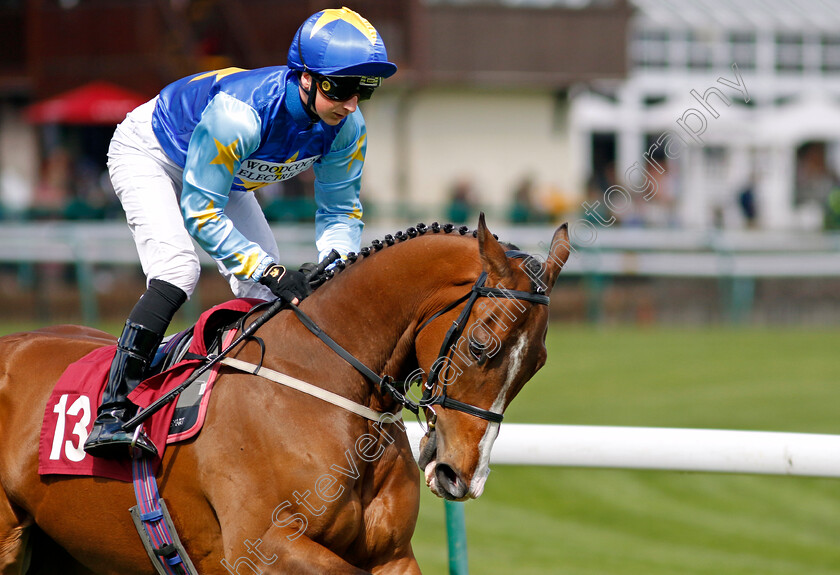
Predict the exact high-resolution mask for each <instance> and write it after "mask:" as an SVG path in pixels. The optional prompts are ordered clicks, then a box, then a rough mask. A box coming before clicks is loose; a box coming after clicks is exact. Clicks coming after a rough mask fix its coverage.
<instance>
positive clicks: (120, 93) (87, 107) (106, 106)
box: [26, 82, 148, 125]
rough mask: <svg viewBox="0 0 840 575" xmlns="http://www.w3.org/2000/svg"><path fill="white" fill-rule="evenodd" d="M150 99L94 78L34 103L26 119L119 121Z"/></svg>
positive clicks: (82, 122)
mask: <svg viewBox="0 0 840 575" xmlns="http://www.w3.org/2000/svg"><path fill="white" fill-rule="evenodd" d="M147 100H148V98H146V97H144V96H142V95H140V94H137V93H136V92H132V91H130V90H126V89H125V88H121V87H119V86H115V85H114V84H109V83H108V82H91V83H90V84H85V85H84V86H81V87H79V88H76V89H74V90H70V91H69V92H65V93H63V94H59V95H57V96H54V97H52V98H48V99H47V100H43V101H41V102H37V103H35V104H32V105H31V106H29V107H28V108H27V109H26V119H27V120H29V121H30V122H32V123H33V124H86V125H91V124H119V123H120V122H122V121H123V120H124V119H125V115H126V114H127V113H129V112H130V111H132V110H133V109H134V108H136V107H137V106H139V105H140V104H143V103H144V102H146V101H147Z"/></svg>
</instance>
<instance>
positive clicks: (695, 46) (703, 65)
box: [686, 31, 714, 70]
mask: <svg viewBox="0 0 840 575" xmlns="http://www.w3.org/2000/svg"><path fill="white" fill-rule="evenodd" d="M686 40H687V41H688V67H689V68H691V69H692V70H708V69H710V68H711V67H712V62H713V58H714V50H713V41H712V39H711V38H709V37H708V36H706V35H701V34H698V33H697V32H693V31H690V32H689V33H688V35H687V37H686Z"/></svg>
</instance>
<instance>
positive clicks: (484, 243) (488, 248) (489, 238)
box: [476, 212, 510, 278]
mask: <svg viewBox="0 0 840 575" xmlns="http://www.w3.org/2000/svg"><path fill="white" fill-rule="evenodd" d="M476 237H478V253H479V254H481V267H482V268H483V269H484V271H486V272H487V274H488V275H492V276H494V277H496V278H503V277H506V276H507V275H508V274H509V273H510V272H509V270H508V264H507V256H506V255H505V249H504V248H503V247H502V245H501V244H500V243H499V242H498V240H496V238H494V237H493V234H491V233H490V230H488V229H487V224H486V223H485V221H484V212H481V215H479V216H478V233H477V234H476Z"/></svg>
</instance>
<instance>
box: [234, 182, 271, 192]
mask: <svg viewBox="0 0 840 575" xmlns="http://www.w3.org/2000/svg"><path fill="white" fill-rule="evenodd" d="M271 183H273V182H252V181H251V180H242V182H241V184H240V185H241V186H242V187H243V188H245V191H246V192H253V191H254V190H259V189H260V188H261V187H263V186H267V185H268V184H271Z"/></svg>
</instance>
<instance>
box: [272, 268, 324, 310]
mask: <svg viewBox="0 0 840 575" xmlns="http://www.w3.org/2000/svg"><path fill="white" fill-rule="evenodd" d="M260 283H261V284H263V285H264V286H267V287H268V289H270V290H271V293H273V294H274V295H276V296H277V297H279V298H282V299H283V300H284V301H287V302H289V303H293V304H297V303H300V301H301V300H303V299H304V298H305V297H306V296H308V295H309V294H311V293H312V289H311V288H310V287H309V283H308V282H307V281H306V276H305V275H303V274H302V273H301V272H299V271H295V270H287V269H286V267H285V266H281V265H278V264H272V265H270V266H268V269H266V270H265V273H264V274H263V275H262V277H261V278H260Z"/></svg>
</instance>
